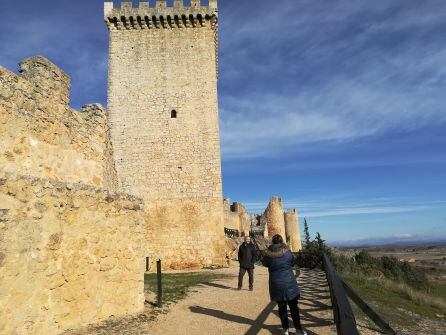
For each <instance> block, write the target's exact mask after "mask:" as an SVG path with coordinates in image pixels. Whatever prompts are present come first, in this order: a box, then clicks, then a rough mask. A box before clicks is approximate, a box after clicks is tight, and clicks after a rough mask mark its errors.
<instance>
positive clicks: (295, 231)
mask: <svg viewBox="0 0 446 335" xmlns="http://www.w3.org/2000/svg"><path fill="white" fill-rule="evenodd" d="M283 215H284V219H285V235H286V240H287V243H288V244H289V246H290V249H291V251H293V252H297V251H299V250H301V249H302V241H301V238H300V230H299V215H298V212H297V209H289V210H287V211H286V212H285V213H284V214H283Z"/></svg>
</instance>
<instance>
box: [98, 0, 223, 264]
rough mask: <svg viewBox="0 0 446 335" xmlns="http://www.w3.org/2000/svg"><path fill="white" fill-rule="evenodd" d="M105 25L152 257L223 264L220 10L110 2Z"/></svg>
mask: <svg viewBox="0 0 446 335" xmlns="http://www.w3.org/2000/svg"><path fill="white" fill-rule="evenodd" d="M167 13H169V16H167ZM189 14H190V15H189ZM175 15H177V17H176V18H175ZM105 19H106V23H107V26H108V28H109V30H110V48H109V50H110V55H109V82H108V83H109V91H108V93H109V94H108V116H109V121H110V128H111V139H112V143H113V150H114V163H115V166H116V172H117V177H118V184H119V185H118V188H119V190H120V191H122V192H126V193H130V194H135V195H137V196H140V197H143V198H144V199H145V201H146V208H147V211H148V220H149V224H148V226H147V234H146V241H147V250H148V251H149V252H150V253H153V254H155V255H157V256H159V257H162V258H163V259H164V264H165V266H170V267H172V268H179V267H185V268H188V267H196V266H197V265H201V266H205V265H209V264H210V263H212V264H221V265H222V264H224V241H223V237H224V227H223V205H222V180H221V159H220V135H219V125H218V102H217V71H216V70H217V52H216V50H217V11H216V4H215V3H213V4H212V6H203V7H201V6H197V7H189V8H183V7H181V8H179V7H175V8H174V7H169V8H164V7H157V8H149V7H148V6H147V4H144V3H143V4H141V6H139V8H132V4H131V3H123V4H122V6H121V8H115V9H114V8H113V4H112V3H106V5H105Z"/></svg>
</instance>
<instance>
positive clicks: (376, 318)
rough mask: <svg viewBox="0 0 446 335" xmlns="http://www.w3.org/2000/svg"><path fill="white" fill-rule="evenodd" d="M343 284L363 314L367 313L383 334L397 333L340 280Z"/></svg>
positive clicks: (391, 334) (394, 334) (392, 334)
mask: <svg viewBox="0 0 446 335" xmlns="http://www.w3.org/2000/svg"><path fill="white" fill-rule="evenodd" d="M342 284H343V285H344V289H345V292H346V293H347V295H348V296H349V297H350V299H352V301H353V302H354V303H355V305H357V306H358V307H359V308H360V309H361V310H362V311H363V312H364V314H365V315H367V316H368V317H369V318H370V319H371V320H372V321H373V322H374V323H375V324H376V325H377V326H378V327H379V328H381V330H382V331H383V333H384V334H387V335H397V332H396V331H394V330H393V329H392V327H390V325H389V324H388V323H387V322H386V321H385V320H384V319H383V318H381V316H379V314H378V313H376V312H375V311H374V310H373V309H372V308H371V307H370V306H369V305H367V303H366V302H365V301H364V300H362V298H361V297H360V296H359V295H358V294H357V293H356V292H355V291H354V290H353V289H352V288H351V287H350V286H349V285H348V284H346V283H345V282H344V281H343V282H342Z"/></svg>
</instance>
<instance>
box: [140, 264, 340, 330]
mask: <svg viewBox="0 0 446 335" xmlns="http://www.w3.org/2000/svg"><path fill="white" fill-rule="evenodd" d="M223 271H224V272H226V273H230V274H233V275H234V276H236V275H237V271H238V269H237V268H231V269H225V270H223ZM245 279H246V282H247V278H245ZM236 281H237V279H236V278H235V277H234V278H230V279H224V280H220V281H217V282H214V283H208V284H203V285H201V287H199V288H197V289H196V292H194V293H192V294H190V295H189V297H188V298H187V299H186V300H184V301H182V302H180V303H178V304H177V305H175V306H173V307H172V308H171V310H170V312H169V313H168V314H165V315H161V316H159V317H158V318H157V321H156V322H153V323H151V324H150V325H149V326H148V328H147V330H148V334H153V335H172V334H187V335H198V334H212V335H220V334H221V335H223V334H224V335H227V334H231V335H238V334H240V335H254V334H265V335H266V334H280V333H281V328H280V327H279V325H280V320H279V317H278V312H277V306H276V305H275V303H272V302H270V301H269V294H268V272H267V269H265V268H263V267H257V268H256V269H255V283H254V291H253V292H250V291H248V290H247V289H246V288H245V289H243V290H242V291H238V290H236V289H235V288H236V286H237V283H236ZM299 282H300V285H301V289H302V293H303V299H302V301H301V303H300V306H301V309H302V310H301V317H302V321H303V324H304V328H305V329H307V331H308V334H321V335H325V334H336V331H335V328H334V326H333V319H332V313H331V307H330V302H329V293H328V291H327V288H326V281H325V275H324V274H323V273H319V272H313V271H311V272H309V271H304V272H303V274H302V276H301V278H300V279H299ZM246 284H247V283H246Z"/></svg>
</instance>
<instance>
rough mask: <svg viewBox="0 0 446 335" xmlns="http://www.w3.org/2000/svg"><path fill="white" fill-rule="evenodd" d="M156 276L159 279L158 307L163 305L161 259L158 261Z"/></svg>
mask: <svg viewBox="0 0 446 335" xmlns="http://www.w3.org/2000/svg"><path fill="white" fill-rule="evenodd" d="M156 277H157V281H158V304H157V305H158V307H159V308H161V307H163V287H162V280H161V279H162V278H161V259H158V260H157V261H156Z"/></svg>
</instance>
